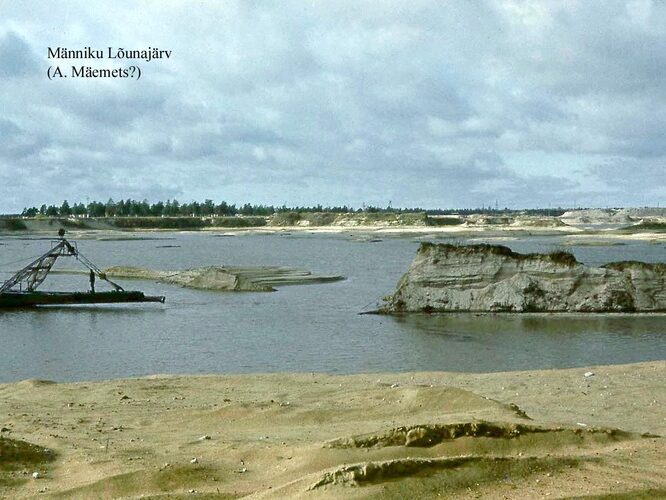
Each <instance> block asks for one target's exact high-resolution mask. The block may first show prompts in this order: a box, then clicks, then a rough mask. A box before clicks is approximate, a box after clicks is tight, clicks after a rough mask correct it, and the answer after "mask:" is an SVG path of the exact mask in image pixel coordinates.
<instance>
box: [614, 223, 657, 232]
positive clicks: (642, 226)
mask: <svg viewBox="0 0 666 500" xmlns="http://www.w3.org/2000/svg"><path fill="white" fill-rule="evenodd" d="M622 231H623V232H627V233H644V232H650V233H663V232H665V231H666V223H664V222H652V221H646V222H641V223H639V224H634V225H633V226H627V227H623V228H622Z"/></svg>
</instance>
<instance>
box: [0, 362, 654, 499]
mask: <svg viewBox="0 0 666 500" xmlns="http://www.w3.org/2000/svg"><path fill="white" fill-rule="evenodd" d="M665 380H666V361H655V362H647V363H640V364H633V365H617V366H599V367H582V368H574V369H564V370H541V371H530V372H507V373H487V374H460V373H443V372H432V373H390V374H362V375H346V376H331V375H325V374H318V373H314V374H311V373H303V374H262V375H242V376H238V375H211V376H152V377H147V378H140V379H128V380H110V381H104V382H83V383H68V384H61V383H57V384H56V383H52V382H47V381H37V380H28V381H23V382H17V383H11V384H2V385H0V429H1V430H2V431H1V433H0V435H1V436H2V437H3V439H0V458H2V460H0V497H5V498H29V497H39V498H139V497H141V496H143V497H144V498H145V497H148V498H150V497H152V498H241V497H245V496H249V497H251V498H438V497H447V498H542V497H544V498H545V497H547V498H563V497H585V496H594V495H605V494H608V495H610V494H621V493H627V494H629V495H630V496H629V497H630V498H641V495H643V498H659V497H663V496H664V495H666V446H665V440H664V438H660V437H656V435H666V404H665V403H666V383H665ZM613 429H621V430H622V431H624V432H619V431H615V430H613ZM646 433H647V434H646ZM22 442H28V443H32V444H34V445H37V446H40V447H44V448H46V449H48V450H49V451H44V450H41V449H37V448H35V449H34V450H33V452H32V455H30V454H29V453H28V452H27V451H25V450H24V448H25V445H23V444H22ZM21 446H23V448H21ZM9 449H13V450H14V453H13V454H12V453H9V452H8V451H7V450H9ZM21 450H24V451H25V453H26V455H25V456H22V455H21ZM40 450H41V451H40ZM38 452H39V453H38ZM40 453H41V455H40ZM28 455H30V456H28ZM35 457H36V458H35ZM35 472H37V473H38V474H36V476H37V477H36V478H33V473H35Z"/></svg>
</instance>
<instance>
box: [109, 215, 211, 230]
mask: <svg viewBox="0 0 666 500" xmlns="http://www.w3.org/2000/svg"><path fill="white" fill-rule="evenodd" d="M104 222H107V223H109V224H111V225H113V226H116V227H118V228H121V229H201V228H202V227H206V226H208V225H209V223H208V222H206V221H204V220H203V219H202V218H201V217H113V218H108V219H104Z"/></svg>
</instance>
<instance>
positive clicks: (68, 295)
mask: <svg viewBox="0 0 666 500" xmlns="http://www.w3.org/2000/svg"><path fill="white" fill-rule="evenodd" d="M58 235H59V236H60V239H59V240H58V241H57V242H56V243H55V244H54V245H53V247H52V248H51V250H49V251H48V252H46V253H45V254H44V255H42V256H41V257H39V258H37V259H35V260H34V261H33V262H31V263H30V264H28V265H27V266H26V267H24V268H23V269H21V270H20V271H19V272H17V273H16V274H14V276H12V277H11V278H10V279H8V280H7V281H5V282H4V284H3V285H2V286H0V309H3V308H22V307H35V306H46V305H66V304H118V303H129V302H160V303H164V300H165V298H164V297H163V296H148V295H145V294H144V293H143V292H139V291H126V290H124V289H123V287H121V286H120V285H118V284H117V283H114V282H113V281H111V280H110V279H108V278H107V276H106V274H105V273H104V272H103V271H101V270H100V269H99V268H98V267H97V266H96V265H95V264H93V263H92V262H91V261H90V260H89V259H88V258H87V257H85V256H84V255H83V254H81V252H79V250H78V248H77V246H76V243H72V242H69V241H68V240H66V239H65V232H64V230H62V229H61V230H60V231H59V233H58ZM59 257H74V258H76V260H78V261H79V262H81V263H82V264H83V265H84V266H85V267H87V268H88V269H89V270H90V291H89V292H50V291H49V292H43V291H37V287H38V286H39V285H41V284H42V283H43V282H44V280H45V279H46V276H47V275H48V273H49V272H50V271H51V268H52V267H53V264H55V262H56V260H57V259H58V258H59ZM98 278H99V279H100V280H102V281H105V282H106V283H108V284H109V285H111V287H112V288H113V290H112V291H103V292H97V291H95V280H96V279H98Z"/></svg>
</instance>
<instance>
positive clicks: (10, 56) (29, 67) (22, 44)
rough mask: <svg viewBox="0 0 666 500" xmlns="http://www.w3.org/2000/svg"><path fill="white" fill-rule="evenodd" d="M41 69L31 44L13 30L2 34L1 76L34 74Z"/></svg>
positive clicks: (0, 47) (0, 51)
mask: <svg viewBox="0 0 666 500" xmlns="http://www.w3.org/2000/svg"><path fill="white" fill-rule="evenodd" d="M38 71H39V64H38V63H37V58H36V55H35V54H34V52H33V51H32V49H31V47H30V45H29V44H28V43H27V42H26V41H25V40H24V39H23V38H21V37H20V36H19V35H17V34H16V33H14V32H13V31H8V32H6V33H5V34H3V35H2V36H0V78H7V77H23V76H34V75H35V73H37V72H38Z"/></svg>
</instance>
